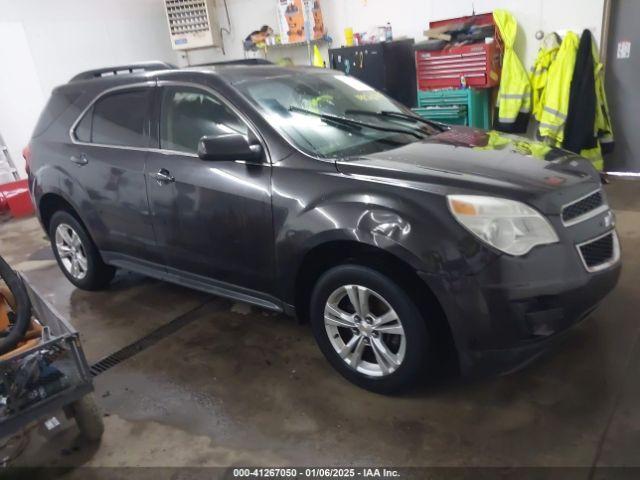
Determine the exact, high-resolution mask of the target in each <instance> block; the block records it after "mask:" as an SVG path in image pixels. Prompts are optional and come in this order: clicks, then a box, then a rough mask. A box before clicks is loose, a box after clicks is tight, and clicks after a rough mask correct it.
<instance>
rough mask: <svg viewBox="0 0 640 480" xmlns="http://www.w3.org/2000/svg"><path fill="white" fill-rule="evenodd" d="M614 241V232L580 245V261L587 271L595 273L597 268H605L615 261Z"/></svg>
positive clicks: (615, 247) (615, 248)
mask: <svg viewBox="0 0 640 480" xmlns="http://www.w3.org/2000/svg"><path fill="white" fill-rule="evenodd" d="M616 241H617V240H616V238H615V232H611V233H608V234H607V235H605V236H603V237H600V238H597V239H595V240H592V241H590V242H587V243H583V244H582V245H580V246H579V247H578V250H580V255H581V256H582V261H583V262H584V265H585V267H587V270H589V271H595V270H598V267H602V266H606V265H608V264H609V263H611V262H613V261H615V260H616V258H615V257H616V256H617V252H616V250H617V246H616Z"/></svg>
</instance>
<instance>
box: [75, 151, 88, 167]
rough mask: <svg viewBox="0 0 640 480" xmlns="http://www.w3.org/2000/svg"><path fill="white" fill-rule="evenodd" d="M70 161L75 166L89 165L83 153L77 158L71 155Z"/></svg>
mask: <svg viewBox="0 0 640 480" xmlns="http://www.w3.org/2000/svg"><path fill="white" fill-rule="evenodd" d="M71 161H72V162H73V163H75V164H76V165H80V166H81V167H82V166H84V165H86V164H87V163H89V160H88V159H87V156H86V155H85V154H84V153H81V154H80V155H78V156H77V157H76V156H75V155H71Z"/></svg>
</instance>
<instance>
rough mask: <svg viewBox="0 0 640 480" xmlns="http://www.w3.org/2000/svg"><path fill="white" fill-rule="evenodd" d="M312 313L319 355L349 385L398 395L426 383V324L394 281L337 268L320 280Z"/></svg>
mask: <svg viewBox="0 0 640 480" xmlns="http://www.w3.org/2000/svg"><path fill="white" fill-rule="evenodd" d="M310 308H311V312H310V318H311V324H312V328H313V333H314V336H315V338H316V341H317V343H318V346H319V347H320V350H321V351H322V353H323V354H324V355H325V357H326V358H327V360H328V361H329V362H330V363H331V365H332V366H333V367H334V368H335V369H336V370H338V372H340V374H342V375H343V376H344V377H345V378H346V379H347V380H349V381H350V382H352V383H354V384H356V385H358V386H360V387H363V388H366V389H367V390H371V391H373V392H377V393H393V392H398V391H401V390H406V389H407V388H409V387H411V386H413V385H415V384H416V383H418V382H419V381H421V380H424V376H425V371H426V363H427V358H428V353H429V348H430V346H429V335H428V332H427V328H426V324H425V321H424V319H423V317H422V315H421V314H420V310H419V309H418V307H417V306H416V305H415V303H414V302H413V300H412V299H411V298H410V297H409V295H407V294H406V293H405V292H404V290H403V289H402V288H401V287H400V286H399V285H398V284H397V283H396V282H394V281H393V280H392V279H391V278H389V277H387V276H386V275H384V274H382V273H380V272H378V271H376V270H373V269H371V268H368V267H363V266H359V265H341V266H338V267H334V268H332V269H331V270H329V271H327V272H326V273H325V274H324V275H322V277H320V279H319V280H318V282H317V284H316V286H315V288H314V291H313V294H312V296H311V305H310Z"/></svg>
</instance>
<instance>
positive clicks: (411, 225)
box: [25, 63, 620, 392]
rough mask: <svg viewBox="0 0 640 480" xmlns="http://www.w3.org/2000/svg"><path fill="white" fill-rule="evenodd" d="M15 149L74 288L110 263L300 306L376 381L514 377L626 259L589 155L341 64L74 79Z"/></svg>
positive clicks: (142, 69) (151, 70) (335, 352)
mask: <svg viewBox="0 0 640 480" xmlns="http://www.w3.org/2000/svg"><path fill="white" fill-rule="evenodd" d="M25 153H26V155H25V158H27V161H28V166H29V181H30V188H31V192H32V195H33V200H34V202H35V205H36V206H37V210H38V214H39V218H40V220H41V222H42V225H43V227H44V229H45V231H46V232H47V233H48V234H49V236H50V238H51V244H52V247H53V250H54V252H55V255H56V258H57V260H58V262H59V264H60V267H61V269H62V271H63V272H64V274H65V275H66V276H67V278H68V279H69V280H70V281H71V282H72V283H73V284H74V285H76V286H77V287H79V288H84V289H90V290H92V289H98V288H103V287H106V286H107V285H108V284H109V282H110V280H111V279H112V278H113V275H114V272H115V269H116V268H123V269H127V270H132V271H136V272H141V273H144V274H146V275H149V276H152V277H156V278H159V279H163V280H166V281H169V282H175V283H178V284H181V285H186V286H189V287H192V288H196V289H199V290H203V291H206V292H211V293H213V294H216V295H221V296H225V297H229V298H233V299H237V300H241V301H244V302H248V303H251V304H254V305H258V306H260V307H263V308H267V309H271V310H275V311H280V312H285V313H287V314H292V315H293V314H295V315H296V316H297V317H298V318H299V319H300V320H301V321H310V322H311V325H312V328H313V332H314V335H315V337H316V339H317V342H318V344H319V346H320V348H321V350H322V351H323V353H324V354H325V356H326V357H327V359H328V360H329V361H330V362H331V364H332V365H333V366H334V367H335V368H336V369H337V370H338V371H339V372H340V373H342V374H343V375H344V376H345V377H346V378H348V379H349V380H351V381H352V382H354V383H356V384H358V385H361V386H363V387H365V388H368V389H371V390H374V391H378V392H391V391H394V390H398V389H401V388H404V387H407V386H408V385H410V384H412V383H414V382H415V381H416V380H419V379H422V378H425V377H426V376H427V373H428V372H431V373H433V372H437V371H439V370H441V369H442V368H444V367H443V365H444V361H443V359H444V358H448V359H450V358H452V357H453V358H454V359H455V360H456V366H457V367H458V368H459V370H460V371H461V372H462V373H463V374H467V375H468V374H479V373H487V372H500V371H506V370H510V369H513V368H514V367H517V366H518V365H521V364H523V363H525V362H526V361H528V360H529V359H530V358H532V357H533V356H535V355H537V354H538V353H540V352H541V351H542V350H544V349H545V348H546V347H547V346H548V345H550V344H551V343H552V341H553V339H555V338H557V337H558V334H560V333H561V332H563V331H565V330H566V329H567V328H568V327H569V326H571V325H573V324H574V323H576V322H577V321H579V320H580V319H582V318H584V317H585V316H587V315H588V314H589V313H590V312H591V311H592V310H593V309H594V308H595V307H596V306H597V304H598V303H599V302H600V300H601V299H602V298H603V297H604V296H605V295H606V294H607V293H608V292H609V291H610V290H611V289H612V288H613V287H614V285H615V284H616V282H617V279H618V276H619V272H620V261H619V259H620V248H619V244H618V238H617V236H616V232H615V229H614V217H613V214H612V212H611V211H610V209H609V207H608V205H607V201H606V198H605V194H604V192H603V190H602V188H601V185H600V181H599V176H598V174H597V172H596V171H595V170H594V169H593V168H592V166H591V165H590V164H589V162H588V161H586V160H583V159H581V158H579V157H577V156H576V155H574V154H571V153H568V152H566V151H562V150H559V149H555V148H552V147H549V146H547V145H544V144H540V143H536V142H531V141H529V140H526V139H522V138H517V137H512V136H505V135H501V134H499V133H498V132H484V131H480V130H476V129H471V128H466V127H448V126H445V125H441V124H438V123H432V122H428V121H426V120H423V119H421V118H419V117H416V116H415V115H414V114H413V113H412V112H411V111H410V110H407V109H406V108H405V107H403V106H401V105H399V104H397V103H396V102H394V101H393V100H391V99H389V98H388V97H386V96H385V95H384V94H382V93H380V92H378V91H376V90H374V89H372V88H370V87H369V86H367V85H365V84H363V83H361V82H360V81H358V80H356V79H354V78H352V77H349V76H344V75H342V74H340V73H338V72H335V71H330V70H323V69H309V68H300V69H287V68H279V67H275V66H251V67H249V66H226V67H213V68H200V69H182V70H179V69H175V68H173V67H171V66H170V65H166V64H161V63H148V64H140V65H129V66H125V67H114V68H109V69H102V70H94V71H89V72H85V73H82V74H79V75H77V76H76V77H74V78H73V79H71V81H70V82H69V83H68V84H66V85H62V86H60V87H58V88H56V89H55V90H54V91H53V93H52V96H51V98H50V100H49V102H48V104H47V106H46V108H45V110H44V112H43V113H42V116H41V118H40V120H39V122H38V124H37V127H36V129H35V132H34V134H33V138H32V139H31V142H30V144H29V147H28V148H27V149H26V151H25ZM141 321H144V319H141ZM451 354H453V355H451Z"/></svg>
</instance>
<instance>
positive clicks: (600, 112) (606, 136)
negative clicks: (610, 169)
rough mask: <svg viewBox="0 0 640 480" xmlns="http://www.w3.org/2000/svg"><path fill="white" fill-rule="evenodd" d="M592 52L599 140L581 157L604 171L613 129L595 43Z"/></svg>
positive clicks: (595, 130) (602, 71)
mask: <svg viewBox="0 0 640 480" xmlns="http://www.w3.org/2000/svg"><path fill="white" fill-rule="evenodd" d="M591 52H592V55H593V65H594V75H595V80H596V123H595V125H594V132H593V133H594V136H595V137H597V138H598V146H597V147H595V148H589V149H585V150H582V151H581V152H580V155H582V156H583V157H585V158H588V159H589V160H591V163H592V164H593V166H594V167H595V169H596V170H599V171H602V170H603V169H604V160H603V158H602V148H605V149H607V147H608V146H612V145H613V128H612V127H611V117H610V116H609V105H608V104H607V95H606V93H605V90H604V65H602V63H600V60H599V59H600V55H599V54H598V48H597V47H596V44H595V42H593V43H592V48H591ZM605 151H606V150H605Z"/></svg>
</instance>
